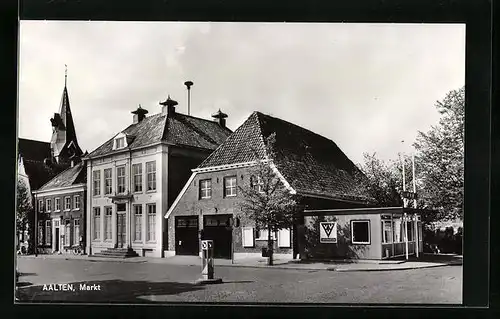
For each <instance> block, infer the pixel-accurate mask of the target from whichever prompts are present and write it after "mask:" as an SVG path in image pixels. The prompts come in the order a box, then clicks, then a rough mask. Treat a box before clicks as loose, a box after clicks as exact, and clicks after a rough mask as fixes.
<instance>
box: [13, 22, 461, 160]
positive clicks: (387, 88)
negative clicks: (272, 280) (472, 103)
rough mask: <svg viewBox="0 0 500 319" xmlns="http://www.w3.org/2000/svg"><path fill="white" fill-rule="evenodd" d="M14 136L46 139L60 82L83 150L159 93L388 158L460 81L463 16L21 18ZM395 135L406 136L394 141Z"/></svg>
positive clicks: (430, 119) (359, 154) (231, 123)
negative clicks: (387, 19) (267, 119)
mask: <svg viewBox="0 0 500 319" xmlns="http://www.w3.org/2000/svg"><path fill="white" fill-rule="evenodd" d="M19 39H20V45H19V61H20V62H19V87H18V90H19V101H18V136H19V137H21V138H28V139H35V140H40V141H46V142H49V141H50V138H51V135H52V128H51V124H50V118H51V117H52V116H53V114H54V113H56V112H58V111H59V105H60V100H61V96H62V92H63V88H64V74H65V64H66V65H67V74H68V78H67V88H68V93H69V99H70V105H71V110H72V113H73V119H74V121H75V127H76V133H77V137H78V141H79V144H80V146H81V148H82V149H83V150H84V151H85V150H88V151H89V152H91V151H92V150H94V149H95V148H97V147H98V146H100V145H101V144H102V143H104V142H106V141H107V140H108V139H109V138H111V137H113V136H114V135H116V134H117V133H119V132H120V131H121V130H123V129H124V128H126V127H127V126H128V125H130V124H132V117H133V115H132V114H131V113H130V112H131V111H133V110H135V109H136V108H137V107H138V105H139V104H140V105H141V106H142V108H145V109H147V110H148V111H149V114H148V115H151V114H155V113H159V112H161V106H160V105H159V102H160V101H164V100H165V99H166V98H167V96H168V95H170V97H171V98H172V99H174V100H176V101H178V102H179V105H178V106H177V111H178V112H181V113H187V90H186V87H185V86H184V82H185V81H188V80H190V81H193V82H194V85H193V86H192V88H191V115H193V116H197V117H202V118H206V119H212V118H211V114H212V113H214V112H215V111H217V110H218V109H219V108H220V109H221V110H222V111H223V112H224V113H226V114H228V116H229V117H228V119H227V125H228V127H229V128H231V129H232V130H235V129H236V128H237V127H238V126H239V125H241V124H242V123H243V122H244V121H245V119H246V118H247V117H248V116H250V114H251V113H252V112H253V111H260V112H262V113H265V114H269V115H272V116H275V117H279V118H281V119H283V120H286V121H289V122H292V123H294V124H297V125H299V126H302V127H304V128H306V129H309V130H311V131H313V132H315V133H318V134H320V135H323V136H325V137H327V138H329V139H331V140H333V141H334V142H335V143H336V144H337V145H338V146H339V147H340V148H341V149H342V150H343V151H344V153H345V154H346V155H347V156H348V157H349V158H350V159H351V160H352V161H353V162H355V163H360V162H362V159H363V153H364V152H367V153H377V154H378V156H379V157H380V158H382V159H386V160H388V159H396V158H397V156H398V155H397V154H398V152H407V153H410V152H411V151H412V148H411V143H412V142H413V141H414V140H415V138H416V136H417V132H418V131H424V132H425V131H427V130H429V129H430V127H431V126H432V125H435V124H437V122H438V120H439V114H438V112H437V110H436V108H435V104H436V101H438V100H442V99H443V98H444V97H445V96H446V94H447V93H448V92H449V91H451V90H455V89H458V88H460V87H462V86H463V85H464V84H465V25H463V24H462V25H460V24H346V23H210V22H200V23H195V22H190V23H187V22H97V21H21V22H20V34H19ZM401 141H404V143H402V142H401Z"/></svg>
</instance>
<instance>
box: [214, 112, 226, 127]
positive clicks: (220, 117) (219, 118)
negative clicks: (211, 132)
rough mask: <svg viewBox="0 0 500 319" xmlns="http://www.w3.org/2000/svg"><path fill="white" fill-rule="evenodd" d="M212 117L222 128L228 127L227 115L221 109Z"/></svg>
mask: <svg viewBox="0 0 500 319" xmlns="http://www.w3.org/2000/svg"><path fill="white" fill-rule="evenodd" d="M212 117H213V118H214V121H215V122H217V123H219V125H220V126H222V127H226V118H227V114H225V113H222V111H221V110H220V109H219V110H218V111H217V112H215V113H214V114H212Z"/></svg>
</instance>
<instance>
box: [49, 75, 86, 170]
mask: <svg viewBox="0 0 500 319" xmlns="http://www.w3.org/2000/svg"><path fill="white" fill-rule="evenodd" d="M67 80H68V72H67V69H66V70H65V74H64V90H63V94H62V98H61V105H60V106H59V113H54V117H53V118H51V119H50V122H51V123H52V139H51V141H50V149H51V152H52V157H53V159H54V160H55V161H56V163H57V164H62V165H64V164H69V163H73V164H76V163H78V162H80V159H81V157H82V155H83V152H82V150H81V148H80V146H79V145H78V141H77V138H76V131H75V124H74V122H73V116H72V115H71V108H70V106H69V96H68V88H67V86H66V85H67Z"/></svg>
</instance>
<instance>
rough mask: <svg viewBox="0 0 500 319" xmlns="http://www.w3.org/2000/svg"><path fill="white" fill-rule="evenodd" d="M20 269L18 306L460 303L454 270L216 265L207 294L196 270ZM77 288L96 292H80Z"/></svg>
mask: <svg viewBox="0 0 500 319" xmlns="http://www.w3.org/2000/svg"><path fill="white" fill-rule="evenodd" d="M18 268H19V271H20V272H21V277H20V278H19V284H20V288H19V291H18V296H19V298H20V300H21V301H24V302H29V301H44V302H61V301H66V302H92V303H99V302H103V303H109V302H122V303H123V302H126V303H144V302H146V303H147V302H154V303H158V302H262V303H273V302H275V303H284V302H292V303H301V302H308V303H433V304H443V303H447V304H459V303H461V302H462V266H460V265H456V266H445V267H436V268H426V269H413V270H392V271H375V272H335V271H327V270H306V269H304V270H297V269H272V268H243V267H231V266H219V267H217V265H216V268H215V276H216V277H219V278H222V279H223V283H222V284H216V285H206V286H198V285H195V284H194V281H195V280H197V279H199V277H200V267H199V266H187V265H172V264H164V263H152V262H141V263H128V262H115V261H90V260H65V259H42V258H19V259H18ZM50 284H73V289H74V291H73V290H71V289H70V290H69V291H53V290H49V289H50V288H52V289H59V288H60V287H59V286H56V285H53V286H45V289H47V290H44V285H50ZM80 284H84V285H86V287H88V286H91V287H99V289H97V290H96V289H92V290H83V289H80ZM62 287H63V286H61V288H62ZM66 287H67V286H66ZM69 287H71V286H69Z"/></svg>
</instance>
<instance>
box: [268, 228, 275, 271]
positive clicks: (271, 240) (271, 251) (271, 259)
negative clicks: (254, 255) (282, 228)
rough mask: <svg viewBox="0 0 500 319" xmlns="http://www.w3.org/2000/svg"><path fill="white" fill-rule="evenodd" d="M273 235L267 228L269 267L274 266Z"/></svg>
mask: <svg viewBox="0 0 500 319" xmlns="http://www.w3.org/2000/svg"><path fill="white" fill-rule="evenodd" d="M271 235H272V233H271V229H270V227H267V254H268V255H267V256H268V257H267V264H268V265H269V266H272V265H273V246H274V243H273V239H272V236H271Z"/></svg>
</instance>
